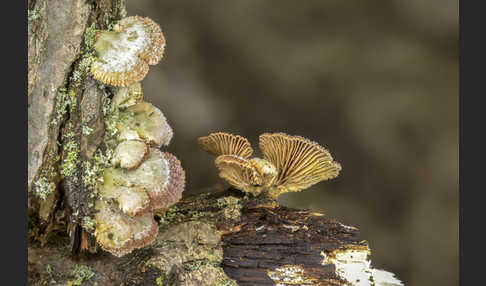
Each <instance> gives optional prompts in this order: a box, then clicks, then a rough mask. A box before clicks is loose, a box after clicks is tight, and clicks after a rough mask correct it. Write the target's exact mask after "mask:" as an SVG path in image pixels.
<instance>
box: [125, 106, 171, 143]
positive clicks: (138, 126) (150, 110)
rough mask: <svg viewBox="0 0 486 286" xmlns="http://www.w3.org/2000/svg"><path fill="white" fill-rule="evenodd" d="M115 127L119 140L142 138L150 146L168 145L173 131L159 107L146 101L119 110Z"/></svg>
mask: <svg viewBox="0 0 486 286" xmlns="http://www.w3.org/2000/svg"><path fill="white" fill-rule="evenodd" d="M120 118H121V120H120V121H119V123H118V125H117V128H118V130H119V132H120V136H119V139H120V140H142V141H144V142H145V143H147V144H148V145H150V146H153V147H160V146H162V145H165V146H166V145H169V143H170V140H171V139H172V135H173V131H172V128H171V127H170V125H169V124H168V123H167V119H166V118H165V116H164V114H163V113H162V111H160V109H158V108H157V107H155V106H153V105H152V104H150V103H148V102H141V103H138V104H135V105H132V106H130V107H128V108H127V109H125V110H124V111H122V112H120Z"/></svg>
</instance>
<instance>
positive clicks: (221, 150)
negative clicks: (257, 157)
mask: <svg viewBox="0 0 486 286" xmlns="http://www.w3.org/2000/svg"><path fill="white" fill-rule="evenodd" d="M198 143H199V146H201V148H202V149H203V150H204V151H206V152H208V153H209V154H211V155H215V156H220V155H236V156H240V157H242V158H245V159H248V158H250V156H251V154H253V149H252V148H251V144H250V142H248V139H246V138H244V137H242V136H240V135H233V134H230V133H225V132H216V133H211V134H209V135H208V136H204V137H199V138H198Z"/></svg>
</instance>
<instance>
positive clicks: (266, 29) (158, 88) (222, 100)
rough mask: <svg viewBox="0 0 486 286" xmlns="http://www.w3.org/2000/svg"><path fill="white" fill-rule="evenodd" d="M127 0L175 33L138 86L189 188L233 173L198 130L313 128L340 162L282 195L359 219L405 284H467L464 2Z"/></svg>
mask: <svg viewBox="0 0 486 286" xmlns="http://www.w3.org/2000/svg"><path fill="white" fill-rule="evenodd" d="M127 2H128V3H127V6H128V15H140V16H148V17H150V18H152V19H154V20H155V21H156V22H157V23H159V24H160V26H161V27H162V29H163V32H164V34H165V36H166V38H167V47H166V54H165V56H164V59H163V60H162V62H161V63H160V64H158V65H156V66H152V67H151V68H150V72H149V73H148V75H147V77H146V79H145V80H144V81H143V83H142V85H143V89H144V92H145V97H146V99H147V100H148V101H151V102H152V103H154V104H155V105H156V106H158V107H159V108H160V109H161V110H162V111H163V112H164V114H165V115H166V117H167V118H168V120H169V123H170V124H171V126H172V127H173V128H174V131H175V136H174V138H173V141H172V142H171V145H170V146H169V148H167V150H168V151H169V152H172V153H174V154H175V155H176V156H177V157H178V158H180V160H181V161H182V164H183V166H184V167H185V170H186V175H187V189H186V193H196V192H200V191H203V189H204V188H206V187H209V186H213V185H215V184H222V185H223V186H226V183H224V182H223V181H222V180H221V179H219V178H218V176H217V173H216V169H215V167H214V164H213V162H214V158H213V157H211V156H210V155H208V154H206V153H205V152H203V151H202V150H200V149H199V147H198V145H197V141H196V140H197V137H199V136H204V135H207V134H209V133H210V132H214V131H227V132H232V133H236V134H240V135H242V136H245V137H247V138H248V139H249V140H250V141H251V142H252V144H253V147H254V148H255V149H256V147H257V146H258V135H259V134H260V133H263V132H267V131H284V132H287V133H289V134H292V135H302V136H305V137H307V138H310V139H312V140H314V141H317V142H319V143H321V145H323V146H325V147H327V148H328V149H329V150H330V151H331V154H332V155H333V157H334V158H335V159H336V160H337V161H339V162H340V163H341V164H342V166H343V170H342V173H341V174H340V175H339V177H338V178H336V179H334V180H330V181H326V182H321V183H319V184H317V185H314V186H313V187H311V188H310V189H308V190H306V191H303V192H301V193H295V194H289V195H284V196H283V197H282V198H281V201H282V203H283V204H285V205H288V206H292V207H299V208H311V209H314V210H317V211H320V212H323V213H325V214H326V215H327V216H329V217H334V218H337V219H339V220H341V221H343V222H344V223H346V224H349V225H355V226H357V227H359V228H360V229H361V233H362V237H363V238H364V239H366V240H368V241H369V243H370V246H371V249H372V263H373V265H374V266H375V267H377V268H383V269H385V270H388V271H392V272H394V273H396V274H397V276H398V277H399V278H400V279H401V280H403V281H404V282H405V283H406V285H441V286H448V285H458V258H459V255H458V55H459V48H458V3H457V1H450V0H367V1H357V0H351V1H338V0H335V1H331V0H328V1H322V0H321V1H314V0H308V1H287V0H285V1H284V0H279V1H261V0H260V1H255V0H232V1H227V0H226V1H222V0H215V1H196V0H194V1H184V0H178V1H174V0H172V1H149V0H137V1H135V0H129V1H127ZM256 155H259V151H258V152H257V154H256Z"/></svg>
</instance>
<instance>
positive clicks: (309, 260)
mask: <svg viewBox="0 0 486 286" xmlns="http://www.w3.org/2000/svg"><path fill="white" fill-rule="evenodd" d="M159 225H160V230H159V235H158V237H157V240H156V242H155V243H154V244H153V245H151V246H149V247H146V248H143V249H139V250H135V251H133V252H132V253H130V254H128V255H126V256H124V257H121V258H117V257H115V256H113V255H111V254H109V253H106V252H103V251H101V250H100V251H99V252H98V253H96V254H91V253H81V254H80V255H79V256H77V257H72V256H71V254H70V249H69V247H68V244H69V243H68V239H67V237H64V238H63V237H56V238H55V239H51V241H55V243H48V244H47V245H46V246H44V247H40V245H38V244H37V245H31V246H30V247H29V281H30V283H31V285H45V284H43V283H51V284H47V285H81V282H82V283H83V284H82V285H245V286H249V285H403V284H402V283H401V282H400V281H399V280H397V279H396V278H394V276H393V274H391V273H389V272H385V271H382V270H376V269H373V268H372V267H371V265H370V249H369V248H368V243H367V242H366V241H365V240H362V239H361V238H360V237H359V231H358V229H357V228H355V227H351V226H346V225H343V224H342V223H340V222H339V221H337V220H335V219H330V218H326V217H325V216H324V215H323V214H319V213H315V212H312V211H309V210H299V209H291V208H287V207H283V206H279V205H278V204H277V203H276V202H267V201H264V202H258V200H255V199H249V198H247V197H243V195H242V194H241V192H239V191H237V190H231V189H230V190H227V191H223V192H209V193H204V194H199V195H195V196H191V197H188V198H185V199H183V200H182V201H181V202H179V203H178V204H176V205H175V206H174V207H172V208H170V209H169V210H168V211H167V212H166V214H165V216H162V217H160V221H159ZM46 281H47V282H46ZM76 281H77V282H79V283H80V284H73V283H75V282H76ZM77 282H76V283H77ZM69 283H71V284H69ZM96 283H97V284H96Z"/></svg>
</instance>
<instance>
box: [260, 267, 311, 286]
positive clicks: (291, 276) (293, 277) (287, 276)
mask: <svg viewBox="0 0 486 286" xmlns="http://www.w3.org/2000/svg"><path fill="white" fill-rule="evenodd" d="M267 274H268V277H270V278H271V279H272V280H273V281H275V282H276V284H275V286H288V285H315V280H314V279H309V278H306V277H305V276H304V268H302V266H300V265H284V266H280V267H278V268H275V270H273V271H271V270H268V271H267Z"/></svg>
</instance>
